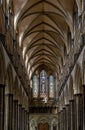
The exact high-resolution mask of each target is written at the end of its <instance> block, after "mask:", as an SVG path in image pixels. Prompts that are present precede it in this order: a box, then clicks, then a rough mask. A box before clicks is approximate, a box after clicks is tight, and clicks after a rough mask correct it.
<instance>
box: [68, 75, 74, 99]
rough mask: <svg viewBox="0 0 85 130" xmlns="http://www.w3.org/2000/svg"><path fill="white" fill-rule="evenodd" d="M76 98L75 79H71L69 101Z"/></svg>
mask: <svg viewBox="0 0 85 130" xmlns="http://www.w3.org/2000/svg"><path fill="white" fill-rule="evenodd" d="M73 98H74V90H73V77H72V76H71V77H70V80H69V100H73Z"/></svg>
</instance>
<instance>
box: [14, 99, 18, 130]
mask: <svg viewBox="0 0 85 130" xmlns="http://www.w3.org/2000/svg"><path fill="white" fill-rule="evenodd" d="M13 124H14V125H13V130H18V100H14V101H13Z"/></svg>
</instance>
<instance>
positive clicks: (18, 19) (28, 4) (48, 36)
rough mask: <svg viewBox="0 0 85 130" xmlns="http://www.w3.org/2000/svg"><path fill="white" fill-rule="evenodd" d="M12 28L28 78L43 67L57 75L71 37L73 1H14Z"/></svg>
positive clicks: (67, 50) (67, 51)
mask: <svg viewBox="0 0 85 130" xmlns="http://www.w3.org/2000/svg"><path fill="white" fill-rule="evenodd" d="M13 2H14V3H13V4H14V12H15V14H14V15H15V19H14V24H15V25H14V28H15V30H16V32H17V38H18V43H19V47H20V50H21V52H22V56H23V59H24V63H25V67H26V68H27V71H28V74H29V75H30V77H29V78H31V77H32V75H33V73H34V72H35V71H36V70H37V71H39V70H40V69H42V68H44V69H46V70H47V71H49V70H51V71H53V72H54V73H55V74H57V75H58V74H59V73H60V71H61V67H62V65H63V64H64V62H65V56H66V54H68V53H69V49H70V45H69V37H68V35H69V32H71V34H72V35H74V34H73V23H74V22H73V12H74V0H14V1H13Z"/></svg>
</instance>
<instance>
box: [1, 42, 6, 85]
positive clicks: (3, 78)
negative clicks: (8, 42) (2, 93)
mask: <svg viewBox="0 0 85 130" xmlns="http://www.w3.org/2000/svg"><path fill="white" fill-rule="evenodd" d="M1 44H2V43H1V42H0V84H4V83H5V72H6V71H5V69H6V68H5V57H4V52H3V48H2V45H1Z"/></svg>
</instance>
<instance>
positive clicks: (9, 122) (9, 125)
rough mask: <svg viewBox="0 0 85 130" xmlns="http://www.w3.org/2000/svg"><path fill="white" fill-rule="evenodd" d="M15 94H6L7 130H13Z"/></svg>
mask: <svg viewBox="0 0 85 130" xmlns="http://www.w3.org/2000/svg"><path fill="white" fill-rule="evenodd" d="M12 114H13V94H5V130H12V119H13V118H12V116H13V115H12Z"/></svg>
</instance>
